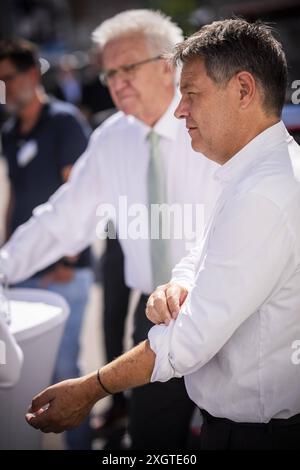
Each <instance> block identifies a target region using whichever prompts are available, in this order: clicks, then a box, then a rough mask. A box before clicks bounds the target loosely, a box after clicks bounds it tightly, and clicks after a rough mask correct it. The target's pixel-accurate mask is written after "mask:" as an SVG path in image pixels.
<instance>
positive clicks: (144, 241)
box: [0, 10, 219, 449]
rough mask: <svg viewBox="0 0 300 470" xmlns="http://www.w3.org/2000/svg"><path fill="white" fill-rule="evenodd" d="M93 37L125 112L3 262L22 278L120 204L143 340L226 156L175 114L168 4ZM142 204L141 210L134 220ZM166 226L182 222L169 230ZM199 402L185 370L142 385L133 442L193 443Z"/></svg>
mask: <svg viewBox="0 0 300 470" xmlns="http://www.w3.org/2000/svg"><path fill="white" fill-rule="evenodd" d="M93 38H94V40H95V41H96V42H97V43H98V44H99V48H100V51H101V55H102V64H103V70H102V73H101V79H102V81H103V82H104V83H105V84H107V85H108V87H109V90H110V93H111V95H112V98H113V100H114V102H115V104H116V106H117V108H119V110H120V112H119V113H117V114H116V115H114V116H113V117H111V118H110V119H108V120H107V121H106V122H105V123H104V124H103V125H102V126H100V128H99V129H97V130H96V131H95V133H94V134H93V136H92V138H91V140H90V143H89V146H88V149H87V151H86V152H85V154H84V155H83V156H82V157H81V158H80V160H79V162H78V164H77V165H75V167H74V170H73V171H72V174H71V177H70V180H69V182H68V183H67V184H66V185H65V186H64V187H63V188H62V189H60V190H59V191H58V192H57V193H55V194H54V196H52V198H50V200H49V201H48V203H46V204H45V205H43V206H40V207H38V208H37V209H36V210H35V211H34V215H33V217H32V218H31V219H30V220H29V221H28V222H27V223H26V224H25V225H23V226H22V227H21V228H20V229H19V230H18V231H17V232H16V233H15V234H14V235H13V236H12V238H11V239H10V240H9V242H8V243H7V244H6V245H5V246H4V247H3V249H2V250H1V252H0V262H1V264H2V267H3V270H4V271H5V272H6V274H7V276H8V278H9V279H10V281H13V282H16V281H19V280H22V279H24V278H26V277H27V276H29V275H31V274H33V273H34V272H35V271H36V270H38V269H41V268H43V267H45V266H46V265H48V264H49V263H52V262H53V261H55V260H56V259H57V258H59V257H61V256H62V255H64V254H69V255H72V254H74V253H77V252H78V251H80V250H82V249H83V248H84V247H85V246H87V245H88V244H89V243H90V242H91V241H92V240H93V239H94V238H95V234H96V227H97V222H99V220H98V217H99V215H100V214H101V216H103V212H105V210H106V208H107V207H108V206H109V207H113V208H114V209H115V212H116V214H115V222H116V226H117V230H118V234H119V238H120V242H121V245H122V249H123V252H124V256H125V279H126V283H127V285H128V286H129V287H132V288H135V289H139V290H140V291H141V292H142V295H141V298H140V300H139V303H138V306H137V309H136V312H135V318H134V343H135V344H138V343H139V342H141V341H143V340H145V339H146V338H147V334H148V331H149V328H150V327H151V322H150V321H149V320H148V319H147V318H146V316H145V307H146V302H147V299H148V296H149V294H150V293H151V292H152V291H153V289H155V287H157V286H158V285H164V283H166V282H167V281H168V280H169V278H170V276H171V268H172V266H173V265H175V264H176V263H177V262H178V261H179V260H180V258H181V257H182V256H183V255H184V254H186V252H187V249H188V248H189V245H190V244H191V243H193V242H196V241H197V239H199V238H201V235H202V230H201V227H200V225H201V224H199V223H197V224H196V225H195V230H193V231H191V227H189V225H190V222H191V221H192V220H195V219H200V222H201V221H202V216H203V213H202V211H198V209H199V208H200V209H201V208H203V207H204V210H205V213H204V216H205V218H206V219H207V218H208V216H209V214H210V212H211V210H212V208H213V207H214V205H215V201H216V199H217V196H218V193H219V186H218V183H217V182H216V181H215V180H214V179H213V177H212V175H213V173H214V172H215V170H216V168H217V167H218V165H216V164H215V163H213V162H210V161H209V160H207V159H206V158H204V156H203V155H199V154H197V153H196V152H194V151H193V150H192V149H191V147H190V139H189V136H188V133H187V131H186V127H185V123H184V122H180V121H177V120H176V119H175V117H174V111H175V109H176V106H177V105H178V102H179V96H178V94H177V91H176V68H175V67H173V66H171V65H170V64H169V62H168V61H167V60H166V59H165V58H164V56H163V54H164V53H165V52H170V51H171V49H172V47H173V46H174V45H175V44H176V43H177V42H178V41H181V40H182V32H181V30H180V28H178V26H177V25H175V24H174V23H173V22H172V21H171V20H170V19H169V18H167V17H165V16H164V15H163V14H161V13H159V12H153V11H149V10H131V11H126V12H123V13H120V14H118V15H116V16H115V17H113V18H111V19H109V20H107V21H105V22H104V23H103V24H102V25H101V26H100V27H99V28H98V29H97V30H96V31H95V32H94V34H93ZM124 198H125V200H126V207H127V209H126V208H124V205H123V203H124ZM105 203H107V204H105ZM161 206H163V207H167V208H171V209H174V207H175V208H176V210H177V212H176V217H175V220H173V225H172V220H171V215H172V214H166V215H165V217H163V212H159V213H158V218H155V217H154V216H155V209H157V207H161ZM141 209H143V210H141ZM144 209H146V210H144ZM152 209H153V210H152ZM178 209H179V210H178ZM137 210H141V212H140V218H137V217H136V220H135V221H134V223H133V224H132V223H130V222H131V219H132V217H133V216H134V215H135V214H136V211H137ZM108 215H109V216H111V215H112V214H111V213H110V214H108ZM181 221H182V222H181ZM198 222H199V221H198ZM185 224H187V225H188V226H186V225H185ZM148 226H150V227H149V228H150V230H149V228H148ZM166 226H167V227H169V228H170V227H171V228H172V226H173V230H171V231H170V233H169V235H168V234H167V236H166V234H165V233H163V232H164V227H166ZM141 227H143V228H141ZM145 228H146V230H145ZM175 228H176V230H175ZM178 228H179V229H180V232H179V234H178ZM124 232H125V233H124ZM145 232H146V236H145ZM193 232H194V233H193ZM115 295H116V296H117V295H118V292H115ZM183 300H184V299H183V298H182V299H180V301H181V302H183ZM169 318H171V316H170V317H169ZM193 409H194V404H193V403H192V402H191V400H190V399H189V397H188V395H187V393H186V390H185V387H184V383H183V379H182V378H174V379H172V380H171V381H170V382H168V383H166V384H161V383H159V382H157V383H152V384H149V385H146V386H143V387H140V388H138V389H135V390H134V391H133V393H132V399H131V410H130V431H131V437H132V446H133V448H152V449H164V448H168V449H180V448H184V447H185V446H186V440H187V436H188V429H189V424H190V419H191V415H192V412H193Z"/></svg>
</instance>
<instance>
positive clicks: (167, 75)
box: [162, 60, 175, 85]
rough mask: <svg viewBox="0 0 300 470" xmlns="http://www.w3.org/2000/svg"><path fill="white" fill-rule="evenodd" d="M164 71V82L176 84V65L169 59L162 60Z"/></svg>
mask: <svg viewBox="0 0 300 470" xmlns="http://www.w3.org/2000/svg"><path fill="white" fill-rule="evenodd" d="M162 72H163V75H164V82H165V83H166V84H167V85H170V84H174V79H175V78H174V77H175V67H174V65H173V64H172V63H171V62H170V61H169V60H162Z"/></svg>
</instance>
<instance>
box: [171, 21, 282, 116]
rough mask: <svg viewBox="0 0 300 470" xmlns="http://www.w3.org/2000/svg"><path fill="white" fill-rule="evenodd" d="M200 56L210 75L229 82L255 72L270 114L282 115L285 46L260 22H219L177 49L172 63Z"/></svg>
mask: <svg viewBox="0 0 300 470" xmlns="http://www.w3.org/2000/svg"><path fill="white" fill-rule="evenodd" d="M196 57H200V58H202V59H203V60H204V64H205V67H206V71H207V74H208V76H209V77H210V78H211V79H212V80H214V81H215V82H216V83H225V82H227V81H228V80H230V78H232V77H233V76H234V75H235V74H236V73H238V72H240V71H242V70H245V71H247V72H249V73H251V74H252V75H253V77H254V79H255V80H256V82H257V84H258V86H259V87H260V89H261V92H262V95H263V105H264V108H265V109H266V111H271V112H275V113H276V115H278V116H280V115H281V111H282V107H283V105H284V101H285V92H286V86H287V63H286V58H285V54H284V51H283V49H282V45H281V44H280V42H279V41H277V40H276V39H275V38H274V36H273V35H272V32H271V28H270V27H269V26H267V25H265V24H263V23H262V22H260V21H257V22H255V23H248V22H247V21H246V20H243V19H229V20H222V21H215V22H213V23H211V24H209V25H206V26H204V27H203V28H201V29H200V31H198V32H197V33H195V34H193V35H192V36H190V37H189V38H187V39H186V40H185V41H183V42H182V43H179V44H177V45H176V47H175V51H174V54H173V56H172V60H173V62H174V63H175V64H177V63H178V62H182V63H186V62H189V61H190V60H192V59H194V58H196Z"/></svg>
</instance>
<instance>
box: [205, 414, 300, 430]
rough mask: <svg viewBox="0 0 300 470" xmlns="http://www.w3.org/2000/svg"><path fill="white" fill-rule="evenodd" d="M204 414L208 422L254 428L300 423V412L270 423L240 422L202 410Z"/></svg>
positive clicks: (274, 419)
mask: <svg viewBox="0 0 300 470" xmlns="http://www.w3.org/2000/svg"><path fill="white" fill-rule="evenodd" d="M200 411H201V413H202V416H203V419H204V421H206V422H207V424H213V423H220V424H221V423H224V424H227V425H231V426H234V427H238V426H241V427H249V428H250V427H253V428H266V429H268V428H276V427H285V426H294V425H295V424H300V414H297V415H294V416H291V417H290V418H286V419H281V418H280V419H276V418H273V419H271V420H270V421H269V422H268V423H239V422H237V421H232V420H230V419H228V418H217V417H215V416H212V415H211V414H209V413H208V412H207V411H205V410H200Z"/></svg>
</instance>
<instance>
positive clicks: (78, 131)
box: [0, 39, 92, 449]
mask: <svg viewBox="0 0 300 470" xmlns="http://www.w3.org/2000/svg"><path fill="white" fill-rule="evenodd" d="M0 80H3V82H4V83H5V86H6V108H7V111H8V112H9V113H10V114H11V118H10V119H9V120H8V121H7V122H6V123H5V124H4V126H3V128H2V146H3V153H4V156H5V158H6V160H7V164H8V176H9V181H10V196H9V204H8V208H7V212H6V227H5V230H6V239H8V238H9V237H10V235H11V234H12V233H13V231H14V230H15V229H16V228H17V227H18V226H20V225H21V224H23V223H24V222H26V220H28V219H29V218H30V217H31V214H32V211H33V209H34V208H35V207H37V206H38V205H40V204H42V203H44V202H46V201H47V200H48V198H49V197H50V196H51V194H53V192H54V191H56V190H57V189H58V188H59V186H61V185H62V184H63V183H64V182H66V181H67V180H68V178H69V174H70V172H71V169H72V166H73V164H74V163H75V161H76V160H77V158H78V157H79V156H80V155H81V154H82V152H84V150H85V148H86V146H87V142H88V137H89V133H90V128H89V126H88V124H87V123H86V121H85V119H84V118H83V116H81V115H80V113H79V111H78V110H77V109H76V108H75V107H73V106H71V105H69V104H66V103H63V102H60V101H57V100H52V99H50V98H49V97H48V96H47V95H46V93H45V91H44V89H43V87H42V86H41V73H40V63H39V59H38V51H37V49H36V47H35V46H34V45H33V44H31V43H29V42H27V41H25V40H22V39H14V40H6V41H4V40H3V41H1V43H0ZM91 283H92V273H91V269H90V250H89V248H87V249H86V250H85V251H83V252H82V253H80V254H78V255H77V254H76V256H74V257H72V258H71V257H69V258H68V257H65V258H62V259H60V260H58V261H56V262H55V263H54V264H53V265H51V266H49V267H48V268H47V269H44V270H42V271H39V272H37V273H35V274H34V276H33V277H31V278H30V279H27V280H26V281H24V282H22V283H21V284H19V286H20V287H32V288H44V289H49V290H51V291H53V292H57V293H59V294H61V295H62V296H63V297H64V298H65V299H66V300H67V302H68V304H69V305H70V309H71V314H70V316H69V318H68V322H67V325H66V329H65V333H64V336H63V339H62V343H61V345H60V349H59V353H58V357H57V363H56V366H55V370H54V374H53V382H56V381H57V380H62V379H63V378H64V379H67V378H69V377H73V376H74V375H75V376H78V375H79V374H80V371H79V367H78V357H79V337H80V331H81V326H82V320H83V316H84V311H85V307H86V305H87V301H88V294H89V289H90V286H91ZM66 439H67V445H68V447H69V448H70V449H77V448H89V446H90V431H89V425H88V420H86V422H85V423H84V424H83V425H82V426H81V427H80V428H79V429H78V430H76V431H75V432H74V431H70V432H67V435H66Z"/></svg>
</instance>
